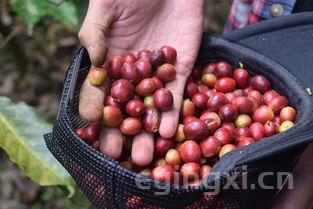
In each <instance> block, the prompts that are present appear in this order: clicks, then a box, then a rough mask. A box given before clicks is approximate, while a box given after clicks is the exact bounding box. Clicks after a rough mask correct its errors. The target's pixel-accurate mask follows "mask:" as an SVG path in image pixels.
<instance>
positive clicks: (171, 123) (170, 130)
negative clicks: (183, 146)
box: [159, 74, 186, 138]
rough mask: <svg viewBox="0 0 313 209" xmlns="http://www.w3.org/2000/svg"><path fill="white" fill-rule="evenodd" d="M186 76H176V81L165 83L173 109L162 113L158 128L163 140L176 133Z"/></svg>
mask: <svg viewBox="0 0 313 209" xmlns="http://www.w3.org/2000/svg"><path fill="white" fill-rule="evenodd" d="M185 83H186V76H185V75H182V74H177V75H176V79H175V80H173V81H171V82H169V83H167V84H166V88H167V89H168V90H170V91H171V92H172V94H173V97H174V104H173V109H172V110H169V111H166V112H163V113H162V120H161V124H160V128H159V132H160V135H161V136H162V137H164V138H171V137H173V136H174V134H175V133H176V129H177V126H178V119H179V113H180V108H181V105H182V101H183V95H184V88H185Z"/></svg>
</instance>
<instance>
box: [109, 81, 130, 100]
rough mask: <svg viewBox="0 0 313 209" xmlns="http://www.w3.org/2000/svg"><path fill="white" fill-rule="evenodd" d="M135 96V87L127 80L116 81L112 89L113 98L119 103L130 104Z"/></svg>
mask: <svg viewBox="0 0 313 209" xmlns="http://www.w3.org/2000/svg"><path fill="white" fill-rule="evenodd" d="M133 94H134V87H133V85H132V84H131V83H130V82H129V81H128V80H125V79H119V80H116V81H114V83H113V84H112V87H111V96H112V97H113V99H114V100H116V101H117V102H118V103H126V102H128V101H129V100H130V99H131V98H132V97H133Z"/></svg>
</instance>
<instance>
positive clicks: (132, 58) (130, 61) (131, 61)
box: [123, 52, 136, 64]
mask: <svg viewBox="0 0 313 209" xmlns="http://www.w3.org/2000/svg"><path fill="white" fill-rule="evenodd" d="M123 58H124V62H125V63H128V64H134V63H135V62H136V56H135V55H134V54H133V53H131V52H128V53H127V54H124V55H123Z"/></svg>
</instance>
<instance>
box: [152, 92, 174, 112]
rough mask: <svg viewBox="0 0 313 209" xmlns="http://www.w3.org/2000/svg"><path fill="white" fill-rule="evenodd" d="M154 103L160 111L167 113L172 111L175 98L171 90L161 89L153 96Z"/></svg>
mask: <svg viewBox="0 0 313 209" xmlns="http://www.w3.org/2000/svg"><path fill="white" fill-rule="evenodd" d="M153 101H154V105H155V107H156V108H157V109H158V110H160V111H167V110H170V109H172V107H173V103H174V97H173V94H172V92H171V91H170V90H168V89H165V88H161V89H158V90H156V92H155V93H154V95H153Z"/></svg>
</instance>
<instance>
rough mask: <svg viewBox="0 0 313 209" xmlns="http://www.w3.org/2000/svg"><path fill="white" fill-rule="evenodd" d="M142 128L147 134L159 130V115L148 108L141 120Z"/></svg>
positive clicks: (155, 110)
mask: <svg viewBox="0 0 313 209" xmlns="http://www.w3.org/2000/svg"><path fill="white" fill-rule="evenodd" d="M142 122H143V127H144V129H145V130H146V131H147V132H148V133H154V132H156V131H158V130H159V126H160V123H161V115H160V113H159V111H158V110H157V109H155V108H148V109H147V110H146V113H145V114H144V116H143V118H142Z"/></svg>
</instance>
